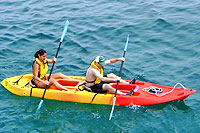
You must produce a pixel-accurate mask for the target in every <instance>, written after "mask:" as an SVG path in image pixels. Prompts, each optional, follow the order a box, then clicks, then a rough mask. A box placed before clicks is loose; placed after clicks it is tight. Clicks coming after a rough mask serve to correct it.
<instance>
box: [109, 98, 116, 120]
mask: <svg viewBox="0 0 200 133" xmlns="http://www.w3.org/2000/svg"><path fill="white" fill-rule="evenodd" d="M115 102H116V97H114V98H113V106H112V110H111V112H110V117H109V120H111V119H112V115H113V111H114V109H115Z"/></svg>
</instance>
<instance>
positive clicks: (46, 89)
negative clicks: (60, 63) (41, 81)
mask: <svg viewBox="0 0 200 133" xmlns="http://www.w3.org/2000/svg"><path fill="white" fill-rule="evenodd" d="M61 44H62V42H60V44H59V46H58V49H57V52H56V56H55V57H56V58H57V57H58V52H59V50H60V46H61ZM54 65H55V62H53V64H52V67H51V70H50V74H49V77H48V81H49V80H50V77H51V74H52V72H53V68H54ZM47 88H48V85H46V87H45V90H44V93H43V96H42V100H43V99H44V96H45V93H46V90H47Z"/></svg>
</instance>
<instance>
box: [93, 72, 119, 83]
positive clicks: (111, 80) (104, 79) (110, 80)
mask: <svg viewBox="0 0 200 133" xmlns="http://www.w3.org/2000/svg"><path fill="white" fill-rule="evenodd" d="M92 72H93V74H94V75H95V76H96V77H97V78H99V79H100V80H101V81H104V82H113V81H118V80H120V79H121V78H120V77H118V78H107V77H103V76H102V75H101V74H100V73H99V71H98V70H96V69H93V70H92Z"/></svg>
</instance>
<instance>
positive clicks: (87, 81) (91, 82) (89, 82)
mask: <svg viewBox="0 0 200 133" xmlns="http://www.w3.org/2000/svg"><path fill="white" fill-rule="evenodd" d="M86 82H87V83H94V82H95V80H94V81H87V80H86Z"/></svg>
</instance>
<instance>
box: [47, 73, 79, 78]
mask: <svg viewBox="0 0 200 133" xmlns="http://www.w3.org/2000/svg"><path fill="white" fill-rule="evenodd" d="M51 78H53V79H59V78H60V79H70V80H75V79H73V78H70V77H68V76H66V75H64V74H62V73H55V74H52V75H51Z"/></svg>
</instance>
